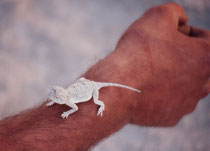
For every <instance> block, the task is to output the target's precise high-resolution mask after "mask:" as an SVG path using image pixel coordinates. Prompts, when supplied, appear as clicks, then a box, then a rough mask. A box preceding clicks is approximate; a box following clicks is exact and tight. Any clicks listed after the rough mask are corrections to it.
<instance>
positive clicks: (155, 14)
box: [143, 2, 188, 29]
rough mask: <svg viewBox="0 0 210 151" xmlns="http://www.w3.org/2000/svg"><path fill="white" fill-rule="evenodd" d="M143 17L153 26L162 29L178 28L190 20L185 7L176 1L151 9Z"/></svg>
mask: <svg viewBox="0 0 210 151" xmlns="http://www.w3.org/2000/svg"><path fill="white" fill-rule="evenodd" d="M143 18H144V20H146V21H149V22H150V23H151V24H152V25H153V26H154V25H155V26H159V27H160V28H162V29H167V28H174V29H178V27H179V26H181V25H185V24H186V23H187V20H188V17H187V15H186V13H185V11H184V9H183V8H182V7H181V6H180V5H178V4H177V3H174V2H171V3H167V4H165V5H161V6H157V7H154V8H151V9H149V10H148V11H146V12H145V14H144V15H143Z"/></svg>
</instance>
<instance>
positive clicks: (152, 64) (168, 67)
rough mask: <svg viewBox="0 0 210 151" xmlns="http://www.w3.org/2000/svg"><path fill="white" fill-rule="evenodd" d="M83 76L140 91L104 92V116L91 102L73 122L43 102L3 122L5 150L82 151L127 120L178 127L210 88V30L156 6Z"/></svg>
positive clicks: (0, 139)
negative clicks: (202, 28) (98, 114)
mask: <svg viewBox="0 0 210 151" xmlns="http://www.w3.org/2000/svg"><path fill="white" fill-rule="evenodd" d="M154 24H155V26H154ZM83 76H84V77H85V78H87V79H90V80H93V81H100V82H114V83H120V84H124V85H129V86H131V87H134V88H137V89H139V90H142V93H135V92H132V91H128V90H126V89H119V88H116V87H107V88H102V89H101V90H100V94H99V99H101V100H103V102H104V103H105V105H106V108H105V111H104V113H103V117H102V118H101V117H100V116H96V114H97V110H98V106H97V105H95V104H94V102H93V101H92V100H91V101H88V102H85V103H81V104H79V108H80V110H79V111H78V112H75V113H74V114H72V115H71V116H69V117H68V118H67V119H62V118H61V117H60V115H61V113H62V112H63V111H66V110H69V107H68V106H66V105H57V104H55V105H54V106H53V107H50V108H47V107H46V106H45V104H46V102H45V103H44V104H42V105H41V106H39V107H37V108H34V109H31V110H28V111H25V112H23V113H20V114H18V115H15V116H13V117H9V118H6V119H4V120H2V121H0V148H3V149H4V150H5V151H14V150H17V151H19V150H20V151H22V150H30V151H35V150H40V151H44V150H51V151H60V150H71V151H83V150H87V149H88V148H90V147H91V146H93V145H95V144H96V143H97V142H99V141H100V140H101V139H103V138H105V137H107V136H109V135H111V134H112V133H114V132H116V131H117V130H119V129H120V128H122V127H123V126H124V125H125V124H127V123H134V124H138V125H144V126H174V125H176V124H177V122H179V120H180V119H181V118H182V117H183V116H184V115H186V114H188V113H190V112H192V111H193V110H194V108H195V107H196V105H197V103H198V101H199V100H200V99H201V98H203V97H205V96H206V95H207V94H208V93H209V91H210V89H209V87H210V86H209V85H210V84H209V83H210V82H209V77H210V32H209V31H207V30H201V29H197V28H195V27H192V26H189V25H187V16H186V14H185V12H184V10H183V8H182V7H181V6H179V5H177V4H176V3H168V4H165V5H161V6H157V7H154V8H151V9H149V10H148V11H146V12H145V14H144V15H143V16H142V17H141V18H140V19H138V20H137V21H135V22H134V23H133V24H132V25H131V26H130V27H129V28H128V29H127V30H126V31H125V33H124V34H123V35H122V37H121V38H120V40H119V42H118V44H117V46H116V49H115V50H114V51H113V53H111V54H110V55H108V56H107V57H106V58H105V59H103V60H101V61H99V62H98V63H97V64H95V65H94V66H93V67H91V68H90V69H89V70H88V71H87V72H86V73H85V74H84V75H83Z"/></svg>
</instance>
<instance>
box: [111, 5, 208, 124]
mask: <svg viewBox="0 0 210 151" xmlns="http://www.w3.org/2000/svg"><path fill="white" fill-rule="evenodd" d="M114 53H115V54H118V55H116V56H119V57H118V58H119V59H118V60H119V62H121V63H120V66H123V68H122V70H123V71H122V72H123V73H126V75H127V77H129V78H130V79H131V80H130V83H135V86H134V87H136V88H139V89H140V90H142V97H139V98H138V99H137V100H136V102H135V103H133V105H135V110H134V111H133V115H132V118H131V122H133V123H135V124H140V125H149V126H172V125H175V124H176V123H177V122H178V121H179V120H180V119H181V118H182V117H183V116H184V115H185V114H187V113H190V112H192V111H193V110H194V109H195V107H196V105H197V103H198V101H199V100H200V99H201V98H203V97H205V96H206V95H207V94H208V93H209V92H210V89H209V85H210V84H209V77H210V32H209V31H207V30H201V29H197V28H195V27H192V26H189V25H187V16H186V14H185V11H184V9H183V8H182V7H181V6H179V5H178V4H176V3H168V4H165V5H161V6H158V7H154V8H151V9H149V10H148V11H146V12H145V14H144V15H143V16H142V17H141V18H140V19H138V20H137V21H135V22H134V23H133V24H132V25H131V26H130V27H129V28H128V30H127V31H126V32H125V33H124V34H123V36H122V37H121V39H120V41H119V43H118V45H117V47H116V51H115V52H114ZM120 60H121V61H120ZM130 102H132V100H131V101H130Z"/></svg>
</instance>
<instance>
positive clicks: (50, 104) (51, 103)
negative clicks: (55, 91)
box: [46, 101, 55, 107]
mask: <svg viewBox="0 0 210 151" xmlns="http://www.w3.org/2000/svg"><path fill="white" fill-rule="evenodd" d="M53 104H55V102H53V101H50V102H48V103H47V104H46V106H48V107H49V106H52V105H53Z"/></svg>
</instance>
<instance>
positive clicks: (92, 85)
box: [46, 77, 141, 118]
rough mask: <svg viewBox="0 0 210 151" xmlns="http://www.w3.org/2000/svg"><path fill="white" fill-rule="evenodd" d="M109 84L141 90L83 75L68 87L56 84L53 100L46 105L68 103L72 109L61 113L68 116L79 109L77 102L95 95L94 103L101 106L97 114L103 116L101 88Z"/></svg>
mask: <svg viewBox="0 0 210 151" xmlns="http://www.w3.org/2000/svg"><path fill="white" fill-rule="evenodd" d="M107 86H115V87H121V88H126V89H130V90H132V91H136V92H138V93H140V92H141V91H140V90H137V89H134V88H132V87H128V86H126V85H121V84H117V83H101V82H95V81H90V80H88V79H86V78H84V77H82V78H80V79H79V80H77V81H76V82H75V83H73V84H71V85H70V86H68V87H67V88H66V89H64V88H62V87H59V86H54V87H53V90H52V92H51V93H50V94H49V99H50V100H51V101H50V102H48V103H47V104H46V105H47V106H52V105H53V104H55V103H58V104H66V105H68V106H69V107H71V108H72V109H71V110H68V111H67V112H63V114H62V115H61V117H63V118H67V117H68V116H69V115H70V114H72V113H74V112H76V111H77V110H78V106H77V105H76V103H81V102H87V101H89V100H90V99H91V98H92V97H93V101H94V103H95V104H97V105H99V106H100V108H99V109H98V113H97V115H101V116H102V115H103V111H104V109H105V105H104V102H102V101H100V100H99V99H98V98H99V89H101V88H103V87H107Z"/></svg>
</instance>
